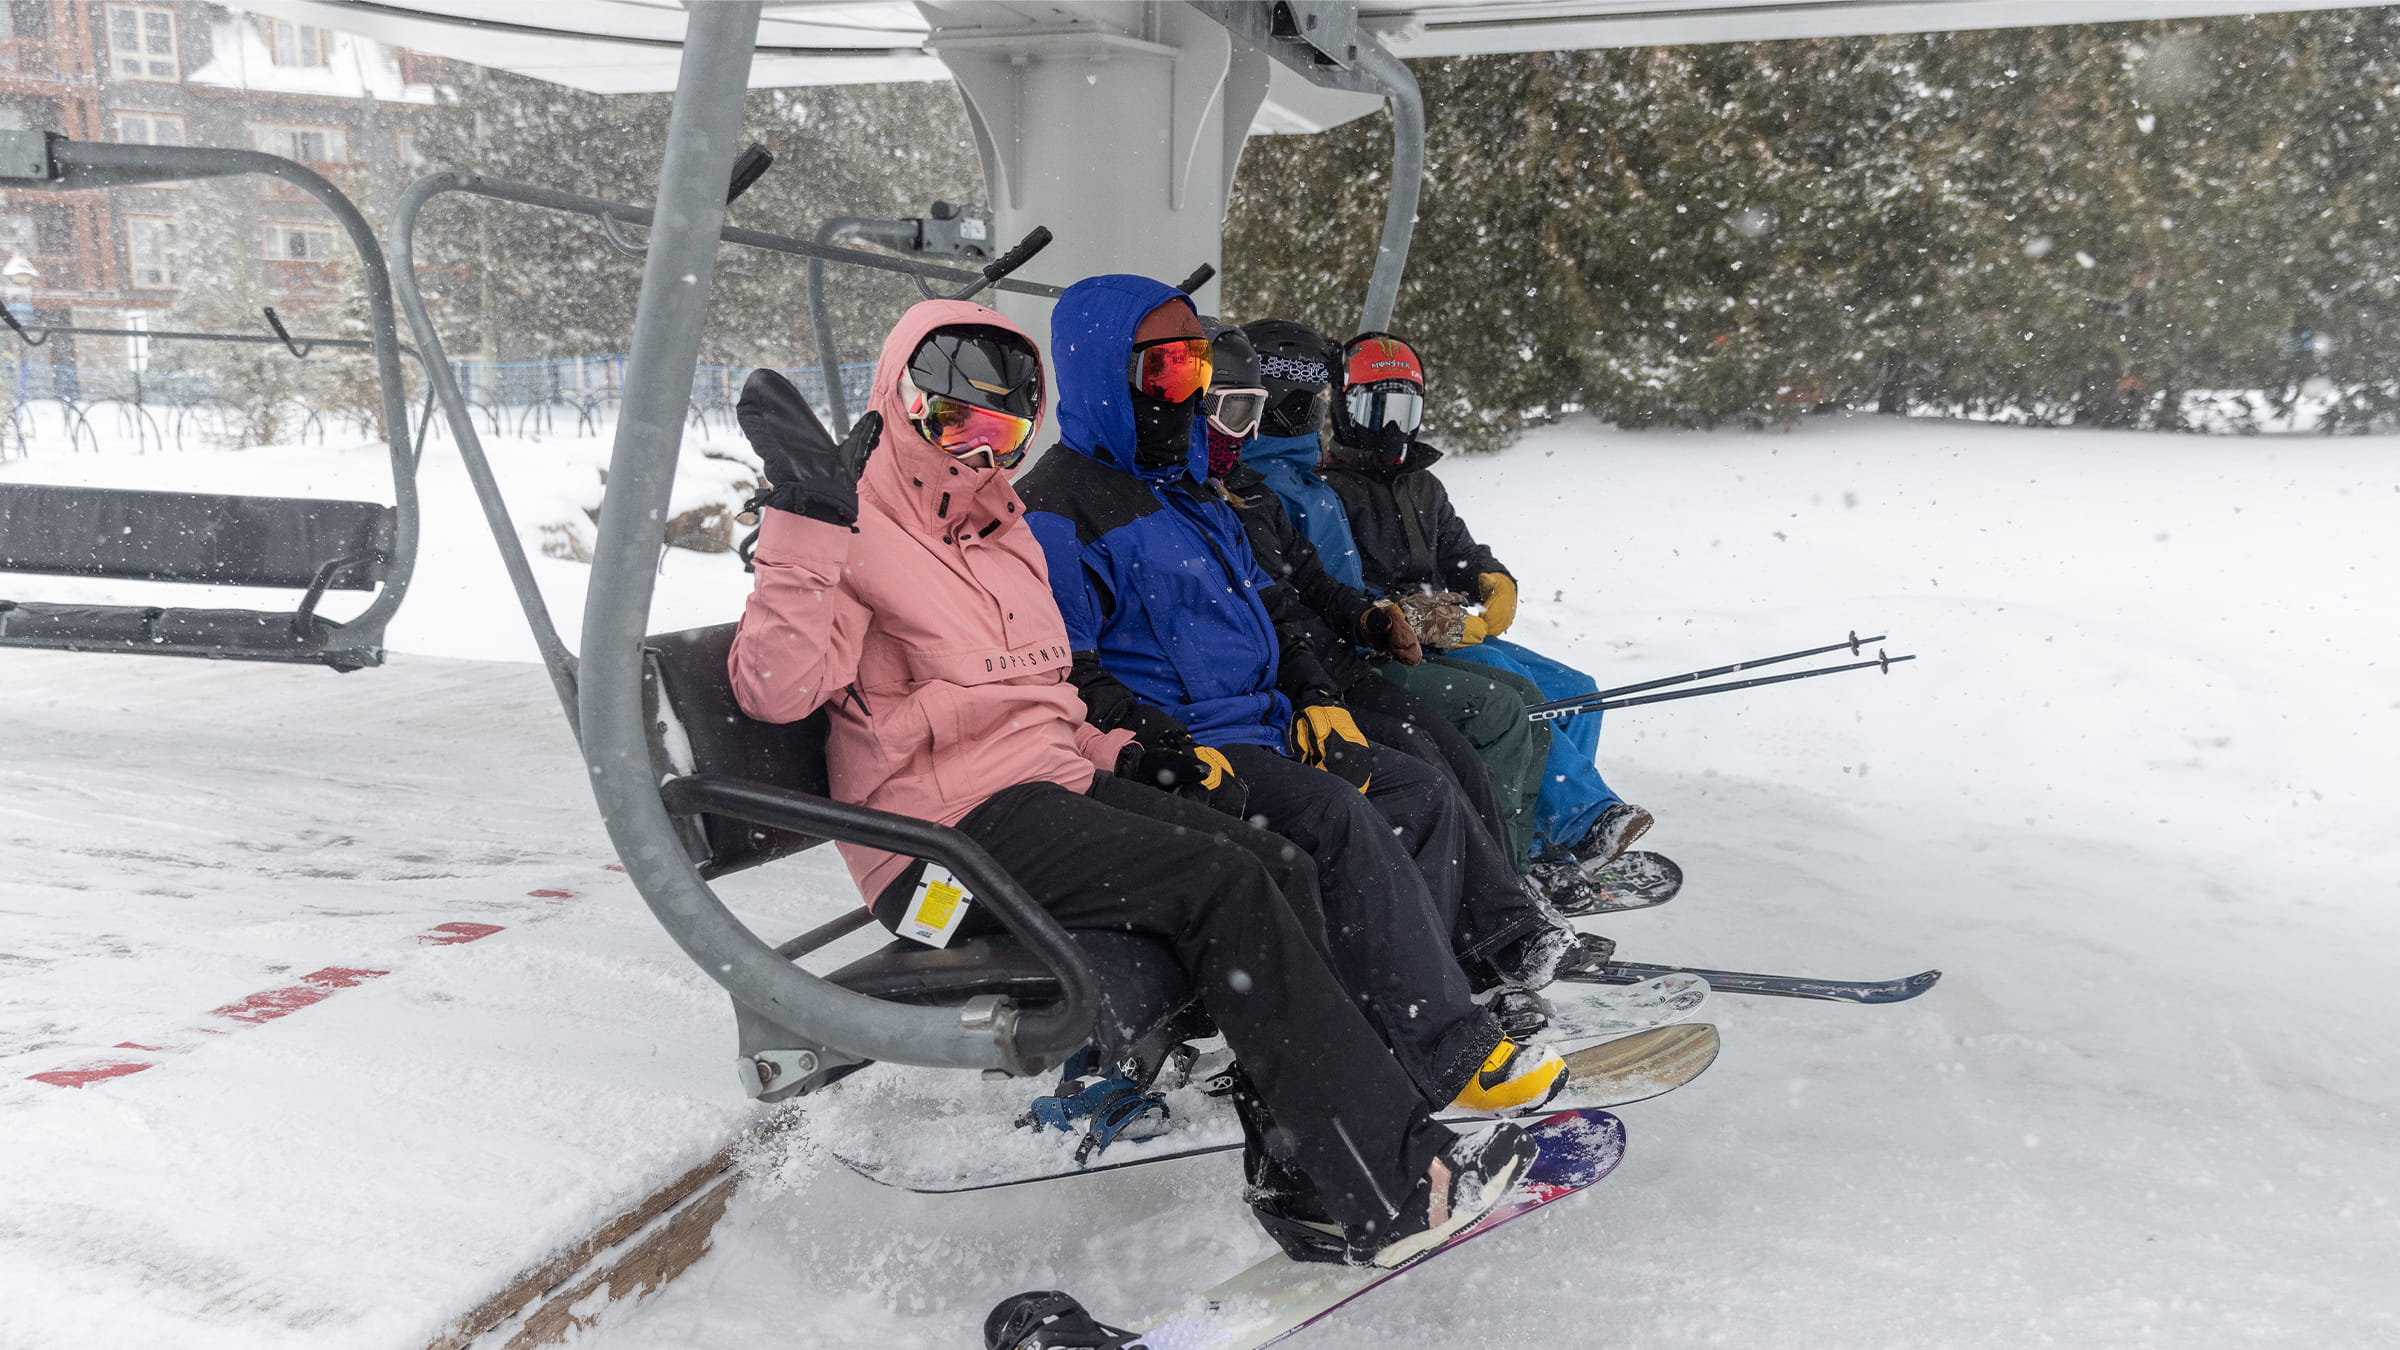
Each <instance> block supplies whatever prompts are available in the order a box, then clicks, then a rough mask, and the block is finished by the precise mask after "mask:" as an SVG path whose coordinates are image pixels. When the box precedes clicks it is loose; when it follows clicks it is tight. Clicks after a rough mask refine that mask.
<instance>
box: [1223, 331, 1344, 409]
mask: <svg viewBox="0 0 2400 1350" xmlns="http://www.w3.org/2000/svg"><path fill="white" fill-rule="evenodd" d="M1242 332H1244V333H1245V334H1247V335H1248V336H1249V338H1250V345H1251V346H1252V347H1254V348H1256V349H1257V351H1258V370H1259V376H1260V379H1261V382H1262V383H1263V384H1264V385H1265V387H1266V391H1267V408H1266V413H1265V415H1264V416H1262V417H1261V418H1260V419H1259V426H1258V429H1259V434H1261V435H1264V436H1313V435H1315V434H1316V432H1317V428H1318V427H1319V426H1320V425H1322V424H1323V423H1324V421H1325V389H1326V386H1328V385H1329V384H1331V383H1332V382H1333V371H1332V368H1331V367H1332V364H1333V344H1331V343H1329V342H1327V341H1326V340H1325V339H1323V338H1321V337H1319V336H1317V335H1316V333H1314V332H1312V331H1311V330H1310V329H1308V328H1307V327H1306V326H1305V325H1302V324H1297V323H1294V322H1292V321H1291V320H1290V319H1257V320H1253V321H1252V322H1250V323H1247V324H1244V325H1242Z"/></svg>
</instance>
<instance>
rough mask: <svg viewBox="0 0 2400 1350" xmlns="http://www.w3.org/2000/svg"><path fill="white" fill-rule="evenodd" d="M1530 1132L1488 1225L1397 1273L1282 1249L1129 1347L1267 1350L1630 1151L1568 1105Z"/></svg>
mask: <svg viewBox="0 0 2400 1350" xmlns="http://www.w3.org/2000/svg"><path fill="white" fill-rule="evenodd" d="M1678 1029H1679V1030H1680V1029H1682V1028H1678ZM1526 1132H1527V1133H1528V1134H1530V1135H1532V1136H1533V1140H1534V1143H1535V1144H1536V1145H1537V1146H1538V1147H1539V1149H1540V1153H1539V1154H1538V1155H1537V1156H1536V1157H1535V1158H1534V1161H1533V1165H1532V1166H1531V1167H1530V1168H1528V1169H1527V1170H1526V1174H1525V1178H1524V1179H1523V1180H1522V1181H1520V1182H1519V1183H1518V1184H1517V1187H1516V1189H1515V1190H1513V1191H1511V1192H1509V1194H1508V1197H1507V1198H1506V1199H1504V1200H1502V1201H1501V1202H1500V1204H1499V1206H1498V1207H1497V1208H1495V1209H1494V1210H1493V1211H1492V1212H1491V1213H1490V1214H1488V1215H1486V1216H1484V1218H1483V1219H1482V1221H1480V1222H1478V1223H1477V1224H1475V1225H1474V1226H1473V1227H1471V1228H1468V1229H1466V1230H1465V1231H1463V1232H1461V1233H1459V1234H1458V1236H1456V1237H1454V1238H1452V1239H1450V1240H1449V1241H1448V1242H1445V1243H1443V1244H1442V1245H1441V1246H1439V1247H1436V1248H1434V1249H1432V1250H1431V1251H1428V1252H1426V1253H1425V1254H1424V1255H1422V1256H1419V1257H1417V1258H1416V1259H1414V1260H1412V1261H1410V1262H1409V1263H1407V1264H1406V1265H1403V1266H1400V1267H1398V1268H1396V1269H1392V1270H1380V1269H1377V1268H1375V1267H1372V1266H1341V1265H1330V1264H1316V1263H1311V1262H1302V1261H1294V1260H1292V1259H1291V1258H1289V1257H1287V1256H1284V1255H1282V1254H1281V1253H1277V1254H1276V1255H1273V1256H1270V1257H1268V1258H1266V1259H1265V1260H1263V1261H1260V1262H1259V1263H1258V1264H1257V1265H1254V1266H1252V1267H1250V1268H1249V1269H1248V1270H1245V1271H1243V1272H1241V1273H1240V1274H1238V1275H1235V1276H1234V1277H1233V1278H1231V1279H1229V1280H1226V1281H1224V1282H1223V1283H1221V1284H1218V1285H1216V1286H1214V1287H1212V1288H1210V1289H1208V1290H1207V1291H1205V1292H1203V1293H1201V1294H1199V1295H1197V1296H1195V1297H1192V1298H1189V1299H1187V1300H1185V1301H1184V1303H1183V1304H1182V1306H1180V1307H1178V1308H1175V1309H1173V1310H1171V1311H1170V1312H1168V1313H1167V1314H1166V1315H1164V1316H1163V1317H1159V1318H1155V1319H1151V1320H1148V1321H1147V1322H1145V1323H1143V1325H1146V1326H1147V1327H1148V1328H1149V1329H1148V1330H1146V1331H1144V1332H1142V1333H1141V1334H1140V1335H1139V1336H1138V1337H1137V1338H1135V1339H1134V1340H1133V1341H1131V1342H1129V1343H1128V1344H1127V1350H1135V1347H1147V1350H1264V1347H1266V1346H1270V1345H1273V1344H1275V1343H1276V1342H1278V1341H1281V1340H1283V1339H1284V1338H1285V1337H1287V1336H1290V1335H1292V1334H1293V1333H1295V1332H1298V1331H1300V1330H1302V1329H1304V1328H1306V1327H1309V1326H1312V1325H1314V1324H1316V1323H1317V1322H1319V1321H1322V1320H1323V1319H1324V1318H1326V1317H1328V1316H1330V1315H1332V1314H1333V1313H1334V1312H1335V1311H1337V1310H1338V1309H1340V1308H1341V1307H1342V1306H1343V1305H1344V1304H1346V1303H1348V1302H1350V1301H1351V1300H1352V1299H1355V1298H1358V1297H1359V1296H1361V1295H1363V1294H1365V1293H1366V1292H1367V1291H1368V1290H1370V1289H1374V1288H1376V1287H1378V1286H1380V1285H1383V1284H1387V1283H1389V1282H1390V1281H1392V1280H1395V1279H1398V1278H1400V1277H1401V1276H1404V1275H1406V1274H1408V1273H1409V1272H1410V1271H1412V1270H1416V1269H1419V1268H1421V1267H1423V1266H1424V1265H1426V1264H1427V1263H1428V1262H1431V1261H1436V1260H1439V1259H1440V1258H1441V1257H1442V1256H1443V1254H1445V1253H1447V1252H1451V1251H1455V1250H1457V1249H1458V1248H1459V1247H1460V1246H1461V1245H1462V1244H1465V1243H1468V1242H1472V1241H1474V1240H1475V1239H1476V1238H1479V1237H1481V1236H1483V1235H1484V1234H1486V1233H1489V1232H1491V1231H1492V1230H1493V1229H1495V1228H1498V1227H1499V1226H1501V1225H1502V1224H1505V1223H1511V1222H1514V1221H1515V1220H1518V1219H1521V1218H1524V1217H1525V1216H1526V1215H1528V1214H1531V1213H1533V1212H1534V1211H1535V1210H1537V1209H1540V1208H1542V1207H1543V1206H1545V1205H1550V1204H1555V1203H1556V1202H1558V1201H1560V1200H1564V1199H1566V1198H1567V1197H1568V1196H1570V1195H1573V1194H1575V1193H1576V1192H1577V1191H1580V1190H1583V1189H1584V1188H1586V1187H1588V1186H1590V1185H1592V1184H1593V1183H1595V1182H1597V1181H1599V1180H1600V1179H1601V1178H1603V1177H1605V1176H1607V1175H1608V1174H1609V1173H1610V1172H1611V1171H1614V1170H1615V1169H1616V1166H1617V1164H1618V1163H1619V1162H1621V1161H1623V1160H1624V1157H1625V1125H1624V1122H1622V1121H1620V1120H1618V1119H1617V1118H1616V1117H1615V1116H1612V1115H1610V1114H1609V1113H1608V1112H1606V1111H1598V1110H1581V1111H1562V1112H1559V1113H1557V1114H1555V1115H1551V1116H1547V1117H1545V1118H1543V1119H1542V1120H1540V1121H1537V1122H1535V1123H1534V1124H1533V1125H1531V1126H1529V1127H1527V1131H1526Z"/></svg>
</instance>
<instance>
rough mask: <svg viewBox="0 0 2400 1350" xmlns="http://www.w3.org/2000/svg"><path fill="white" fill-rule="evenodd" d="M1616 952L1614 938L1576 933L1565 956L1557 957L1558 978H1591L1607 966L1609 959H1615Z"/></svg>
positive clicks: (1596, 934)
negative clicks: (1571, 946) (1572, 945)
mask: <svg viewBox="0 0 2400 1350" xmlns="http://www.w3.org/2000/svg"><path fill="white" fill-rule="evenodd" d="M1616 954H1617V944H1616V941H1615V940H1614V939H1612V938H1604V937H1602V936H1600V935H1599V934H1598V933H1577V934H1576V935H1575V945H1574V947H1573V948H1572V949H1570V950H1569V951H1568V952H1567V954H1566V955H1565V956H1563V957H1560V958H1559V962H1558V972H1557V973H1558V978H1560V979H1562V980H1590V979H1593V978H1595V977H1597V976H1598V975H1599V974H1600V973H1601V972H1602V970H1604V969H1605V968H1606V967H1607V965H1608V963H1609V962H1610V961H1611V960H1613V959H1615V957H1616Z"/></svg>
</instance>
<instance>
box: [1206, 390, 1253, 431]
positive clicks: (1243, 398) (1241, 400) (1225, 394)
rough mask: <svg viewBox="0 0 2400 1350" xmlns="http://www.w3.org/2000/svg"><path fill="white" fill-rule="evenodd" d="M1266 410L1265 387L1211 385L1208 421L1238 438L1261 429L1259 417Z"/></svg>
mask: <svg viewBox="0 0 2400 1350" xmlns="http://www.w3.org/2000/svg"><path fill="white" fill-rule="evenodd" d="M1266 412H1267V391H1266V390H1264V389H1211V390H1209V391H1208V424H1209V425H1210V426H1212V427H1214V428H1216V429H1217V430H1218V431H1220V432H1222V433H1224V434H1225V435H1228V436H1231V437H1233V438H1234V439H1235V440H1237V441H1246V440H1248V439H1250V436H1251V433H1253V432H1255V431H1257V430H1258V419H1259V418H1261V417H1264V416H1265V415H1266Z"/></svg>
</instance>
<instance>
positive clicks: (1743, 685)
mask: <svg viewBox="0 0 2400 1350" xmlns="http://www.w3.org/2000/svg"><path fill="white" fill-rule="evenodd" d="M1916 659H1917V658H1916V657H1914V656H1886V655H1884V654H1883V653H1882V652H1881V651H1878V652H1876V653H1875V659H1874V660H1872V661H1854V662H1852V663H1850V664H1849V665H1843V666H1826V667H1824V668H1822V669H1819V670H1796V671H1793V672H1792V673H1791V674H1789V675H1761V676H1759V677H1758V678H1757V679H1755V680H1735V681H1733V682H1731V683H1729V684H1711V685H1703V686H1701V687H1700V688H1698V689H1678V690H1676V691H1674V692H1673V693H1668V694H1652V695H1650V696H1649V697H1647V698H1620V699H1606V700H1603V699H1600V698H1598V697H1596V696H1595V697H1591V698H1586V699H1583V700H1581V701H1579V702H1577V703H1576V704H1575V705H1574V706H1573V707H1567V708H1560V707H1551V708H1548V709H1547V710H1546V711H1545V710H1543V709H1539V708H1528V709H1526V710H1525V720H1526V721H1528V722H1548V721H1554V720H1556V719H1558V718H1562V717H1573V716H1574V715H1576V714H1577V713H1587V712H1612V711H1614V710H1616V709H1618V708H1638V707H1640V706H1642V705H1643V704H1645V703H1669V702H1673V701H1674V700H1676V699H1679V698H1698V697H1700V696H1701V695H1702V694H1723V693H1727V692H1730V691H1732V690H1735V689H1756V688H1758V687H1759V686H1760V685H1762V684H1783V683H1786V682H1788V681H1791V680H1806V679H1811V678H1814V677H1815V676H1818V675H1839V674H1841V673H1842V672H1843V671H1845V670H1881V671H1882V672H1883V673H1885V674H1886V675H1889V674H1890V673H1891V672H1892V667H1894V666H1896V665H1898V664H1900V663H1901V662H1903V661H1914V660H1916Z"/></svg>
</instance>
